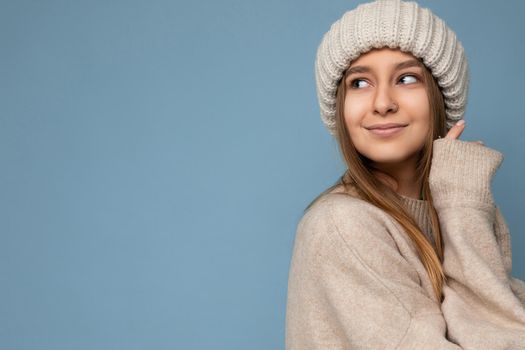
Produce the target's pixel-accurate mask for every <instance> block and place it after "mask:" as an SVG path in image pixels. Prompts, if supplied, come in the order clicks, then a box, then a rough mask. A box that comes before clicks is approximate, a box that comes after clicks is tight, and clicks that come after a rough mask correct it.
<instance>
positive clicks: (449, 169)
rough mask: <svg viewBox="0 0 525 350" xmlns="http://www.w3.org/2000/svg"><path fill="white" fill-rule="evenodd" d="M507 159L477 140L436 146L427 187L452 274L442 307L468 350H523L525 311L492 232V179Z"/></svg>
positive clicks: (450, 329)
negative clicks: (475, 141) (429, 190)
mask: <svg viewBox="0 0 525 350" xmlns="http://www.w3.org/2000/svg"><path fill="white" fill-rule="evenodd" d="M502 161H503V154H502V153H500V152H498V151H496V150H493V149H491V148H488V147H485V146H481V145H478V144H475V143H471V142H467V141H463V140H459V139H449V138H445V139H438V140H435V141H434V149H433V158H432V167H431V171H430V178H429V185H430V189H431V191H432V197H433V203H434V206H435V208H436V211H437V213H438V216H439V222H440V227H441V233H442V236H443V241H444V262H443V268H444V272H445V275H446V276H447V284H446V285H445V286H444V289H443V292H444V296H445V298H444V300H443V303H442V307H441V308H442V311H443V315H444V318H445V320H446V323H447V329H448V335H449V338H450V339H451V340H453V341H454V342H455V343H457V344H459V345H460V346H462V347H464V348H465V349H481V348H485V349H493V350H498V349H525V307H524V306H523V304H522V302H521V300H520V299H519V297H518V296H517V295H516V294H515V293H514V289H513V287H512V286H513V285H515V286H519V285H520V284H519V283H520V282H516V281H513V280H512V279H511V278H510V275H509V274H508V272H509V269H510V265H509V261H508V258H506V257H505V256H504V255H503V254H502V250H501V249H500V246H498V242H497V238H496V237H497V233H496V232H495V222H496V206H495V203H494V198H493V195H492V192H491V182H492V178H493V176H494V174H495V172H496V170H497V169H498V168H499V166H500V164H501V162H502ZM521 286H522V285H521ZM518 288H522V287H518Z"/></svg>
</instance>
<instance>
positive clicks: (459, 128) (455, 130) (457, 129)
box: [445, 119, 465, 139]
mask: <svg viewBox="0 0 525 350" xmlns="http://www.w3.org/2000/svg"><path fill="white" fill-rule="evenodd" d="M464 129H465V121H464V120H463V119H461V120H460V121H459V122H457V123H456V124H455V125H454V126H453V127H452V128H450V130H449V131H448V133H447V136H445V137H448V138H449V139H457V138H459V136H460V135H461V133H462V132H463V130H464Z"/></svg>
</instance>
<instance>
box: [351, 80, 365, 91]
mask: <svg viewBox="0 0 525 350" xmlns="http://www.w3.org/2000/svg"><path fill="white" fill-rule="evenodd" d="M360 81H362V82H364V80H363V79H354V80H352V81H351V82H350V88H351V89H359V86H356V83H358V82H360Z"/></svg>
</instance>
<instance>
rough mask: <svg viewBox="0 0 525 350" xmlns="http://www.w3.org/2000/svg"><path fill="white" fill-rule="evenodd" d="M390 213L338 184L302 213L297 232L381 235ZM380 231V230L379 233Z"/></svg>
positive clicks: (309, 233)
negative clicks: (371, 233) (375, 233)
mask: <svg viewBox="0 0 525 350" xmlns="http://www.w3.org/2000/svg"><path fill="white" fill-rule="evenodd" d="M389 220H390V219H389V216H388V215H387V214H386V213H385V212H384V211H383V210H381V209H380V208H378V207H376V206H375V205H373V204H371V203H369V202H367V201H365V200H363V199H362V198H360V197H358V196H356V195H353V194H351V193H348V192H347V191H345V190H344V189H342V188H341V187H337V188H335V189H333V190H331V191H329V192H327V193H324V194H323V195H321V196H320V197H319V198H318V199H317V200H316V201H315V202H314V203H313V204H312V205H311V206H310V207H309V208H308V209H307V210H306V211H305V213H304V214H303V216H302V218H301V219H300V221H299V224H298V234H303V235H323V234H327V233H329V232H333V231H336V232H338V233H339V234H343V235H345V236H347V235H369V234H370V232H378V234H380V235H382V234H383V232H384V233H386V231H385V224H386V223H387V222H388V221H389ZM380 231H383V232H381V233H379V232H380Z"/></svg>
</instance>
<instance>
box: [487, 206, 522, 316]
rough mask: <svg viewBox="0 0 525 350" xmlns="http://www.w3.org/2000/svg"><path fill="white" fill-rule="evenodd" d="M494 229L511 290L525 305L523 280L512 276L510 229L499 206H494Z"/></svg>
mask: <svg viewBox="0 0 525 350" xmlns="http://www.w3.org/2000/svg"><path fill="white" fill-rule="evenodd" d="M494 231H495V234H496V240H497V241H498V246H499V248H500V252H501V255H502V257H503V264H504V266H505V272H506V273H507V276H508V277H509V279H510V286H511V288H512V291H513V292H514V294H515V295H516V296H517V297H518V298H519V299H520V301H521V303H522V304H523V305H524V306H525V282H524V281H522V280H520V279H518V278H516V277H514V276H512V249H511V237H510V231H509V227H508V225H507V222H506V220H505V218H504V217H503V214H502V213H501V210H500V208H499V206H496V221H495V222H494Z"/></svg>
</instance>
